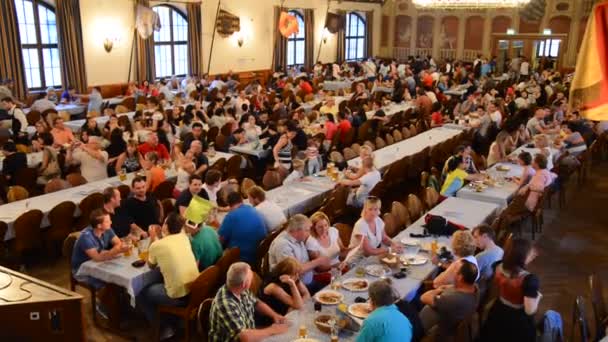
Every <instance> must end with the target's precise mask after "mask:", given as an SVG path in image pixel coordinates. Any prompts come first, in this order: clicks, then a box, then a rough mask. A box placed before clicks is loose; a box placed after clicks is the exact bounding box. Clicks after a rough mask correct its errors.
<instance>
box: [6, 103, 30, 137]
mask: <svg viewBox="0 0 608 342" xmlns="http://www.w3.org/2000/svg"><path fill="white" fill-rule="evenodd" d="M8 113H9V114H10V115H12V116H14V117H15V119H16V120H19V122H20V123H21V129H20V130H19V131H20V132H27V126H28V124H27V117H26V116H25V114H24V113H23V111H22V110H21V109H20V108H17V106H14V107H13V109H11V110H9V111H8ZM13 133H15V134H16V133H17V132H13Z"/></svg>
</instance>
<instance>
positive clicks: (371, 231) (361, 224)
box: [349, 196, 403, 256]
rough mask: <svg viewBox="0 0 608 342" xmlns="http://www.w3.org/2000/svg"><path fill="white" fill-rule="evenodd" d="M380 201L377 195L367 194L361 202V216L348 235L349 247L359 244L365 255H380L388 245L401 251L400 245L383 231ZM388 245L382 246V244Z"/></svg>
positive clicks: (384, 252) (385, 251)
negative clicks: (349, 235)
mask: <svg viewBox="0 0 608 342" xmlns="http://www.w3.org/2000/svg"><path fill="white" fill-rule="evenodd" d="M380 207H381V202H380V199H379V198H377V197H373V196H369V197H367V199H366V200H365V203H364V204H363V211H362V212H361V218H360V219H359V220H358V221H357V222H356V223H355V227H354V229H353V233H352V235H351V237H350V244H349V248H355V247H358V246H360V248H361V250H360V253H362V254H363V255H365V256H370V255H382V254H386V253H387V252H388V247H392V248H393V249H394V250H397V251H401V250H402V249H403V248H402V246H401V245H397V244H395V243H394V242H393V241H392V240H391V238H390V237H389V236H388V235H386V232H385V231H384V221H382V219H381V218H380ZM383 245H384V246H388V247H384V246H383Z"/></svg>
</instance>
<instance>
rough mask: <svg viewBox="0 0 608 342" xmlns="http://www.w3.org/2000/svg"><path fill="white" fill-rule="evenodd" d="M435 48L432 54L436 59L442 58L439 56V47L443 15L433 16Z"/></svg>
mask: <svg viewBox="0 0 608 342" xmlns="http://www.w3.org/2000/svg"><path fill="white" fill-rule="evenodd" d="M433 18H434V20H433V50H432V53H431V55H432V56H433V58H435V60H436V61H438V60H440V59H441V58H439V49H440V48H441V41H440V40H441V16H439V15H437V16H433Z"/></svg>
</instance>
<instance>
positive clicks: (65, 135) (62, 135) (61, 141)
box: [51, 116, 74, 146]
mask: <svg viewBox="0 0 608 342" xmlns="http://www.w3.org/2000/svg"><path fill="white" fill-rule="evenodd" d="M51 134H52V135H53V140H54V141H55V145H56V146H63V145H65V144H71V143H72V142H74V134H73V133H72V130H71V129H69V128H68V127H66V126H65V125H64V123H63V118H62V117H60V116H58V117H56V118H55V119H54V120H53V129H52V130H51Z"/></svg>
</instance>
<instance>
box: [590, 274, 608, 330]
mask: <svg viewBox="0 0 608 342" xmlns="http://www.w3.org/2000/svg"><path fill="white" fill-rule="evenodd" d="M589 289H590V290H591V305H592V306H593V321H594V325H595V334H593V340H594V341H599V340H601V339H602V338H603V337H604V336H605V335H606V325H607V323H608V322H607V319H608V311H607V310H606V302H605V301H604V294H603V286H602V280H601V278H600V277H599V276H598V275H597V274H595V273H594V274H592V275H590V276H589Z"/></svg>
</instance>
